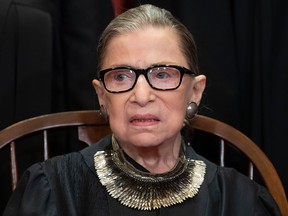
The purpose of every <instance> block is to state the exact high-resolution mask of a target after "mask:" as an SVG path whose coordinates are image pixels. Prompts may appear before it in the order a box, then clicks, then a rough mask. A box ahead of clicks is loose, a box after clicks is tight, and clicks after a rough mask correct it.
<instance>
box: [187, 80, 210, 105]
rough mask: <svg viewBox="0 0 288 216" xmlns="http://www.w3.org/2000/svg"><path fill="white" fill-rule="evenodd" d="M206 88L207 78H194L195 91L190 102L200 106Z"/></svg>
mask: <svg viewBox="0 0 288 216" xmlns="http://www.w3.org/2000/svg"><path fill="white" fill-rule="evenodd" d="M205 86H206V76H204V75H198V76H196V77H194V80H193V90H192V95H191V98H190V102H192V101H193V102H195V103H197V104H198V105H199V104H200V101H201V98H202V94H203V92H204V89H205Z"/></svg>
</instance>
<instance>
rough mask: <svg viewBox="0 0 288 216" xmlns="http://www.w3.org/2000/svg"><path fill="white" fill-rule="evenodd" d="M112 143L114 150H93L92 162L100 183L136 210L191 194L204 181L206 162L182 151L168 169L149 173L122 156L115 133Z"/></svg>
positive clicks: (195, 191) (112, 194)
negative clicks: (173, 165) (172, 166)
mask: <svg viewBox="0 0 288 216" xmlns="http://www.w3.org/2000/svg"><path fill="white" fill-rule="evenodd" d="M112 146H113V150H106V151H98V152H96V153H95V155H94V166H95V169H96V173H97V175H98V177H99V179H100V182H101V184H102V185H103V186H105V187H106V190H107V192H108V193H109V194H110V196H111V197H113V198H114V199H117V200H118V201H119V202H120V203H121V204H122V205H125V206H128V207H130V208H135V209H138V210H152V209H159V208H161V207H168V206H171V205H174V204H177V203H181V202H183V201H184V200H186V199H187V198H192V197H194V196H195V195H196V194H197V193H198V192H199V188H200V186H201V185H202V183H203V181H204V176H205V172H206V164H205V163H204V162H203V161H200V160H192V159H189V158H186V157H185V155H184V153H183V154H182V155H181V156H180V157H179V159H178V162H177V164H176V166H175V167H174V168H173V169H172V170H171V171H169V172H166V173H162V174H152V173H148V172H142V171H139V170H138V169H136V168H135V167H134V166H132V165H131V164H130V163H129V162H128V161H126V160H125V157H124V155H123V152H122V149H121V148H120V146H119V144H118V142H117V140H116V138H115V137H114V135H112Z"/></svg>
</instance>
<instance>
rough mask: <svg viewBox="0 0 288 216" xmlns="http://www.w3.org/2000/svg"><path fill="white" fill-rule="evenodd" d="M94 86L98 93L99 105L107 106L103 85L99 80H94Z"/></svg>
mask: <svg viewBox="0 0 288 216" xmlns="http://www.w3.org/2000/svg"><path fill="white" fill-rule="evenodd" d="M92 85H93V87H94V89H95V91H96V94H97V96H98V101H99V104H100V105H104V106H105V97H104V91H105V90H104V88H103V85H102V84H101V82H100V81H99V80H97V79H93V81H92Z"/></svg>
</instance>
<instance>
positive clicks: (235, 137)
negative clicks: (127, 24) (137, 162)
mask: <svg viewBox="0 0 288 216" xmlns="http://www.w3.org/2000/svg"><path fill="white" fill-rule="evenodd" d="M190 126H191V129H192V130H196V131H198V130H199V131H203V132H205V133H209V134H213V135H215V136H217V137H219V143H220V144H219V145H220V149H221V150H220V155H219V157H220V166H224V165H225V156H226V155H225V145H226V143H228V144H232V145H233V146H234V147H236V148H237V149H238V150H240V152H242V153H243V154H244V155H245V156H246V157H247V158H248V159H249V160H250V161H251V163H250V166H249V175H248V176H249V177H250V178H251V179H253V173H254V167H255V169H256V170H257V171H258V173H259V174H260V176H261V177H262V179H263V182H264V183H265V185H266V187H267V188H268V190H269V191H270V193H271V194H272V196H273V197H274V199H275V201H276V202H277V204H278V205H279V207H280V210H281V212H282V215H288V205H287V198H286V195H285V191H284V188H283V185H282V183H281V180H280V178H279V176H278V174H277V172H276V170H275V168H274V166H273V165H272V163H271V162H270V160H269V159H268V158H267V156H266V155H265V154H264V153H263V152H262V151H261V149H260V148H259V147H258V146H257V145H256V144H255V143H254V142H253V141H252V140H251V139H249V138H248V137H247V136H245V135H244V134H243V133H241V132H240V131H238V130H236V129H235V128H233V127H231V126H229V125H227V124H225V123H223V122H220V121H218V120H215V119H212V118H209V117H204V116H201V115H197V116H196V117H195V118H194V119H193V120H191V121H190ZM62 127H77V131H78V138H79V140H80V141H83V142H85V143H87V144H88V145H90V144H93V143H95V142H97V141H98V140H99V139H101V138H102V137H104V136H105V135H107V134H109V133H110V128H109V126H108V124H107V123H106V122H105V120H104V119H103V118H102V117H101V116H100V113H99V111H70V112H61V113H54V114H48V115H42V116H39V117H35V118H31V119H27V120H24V121H21V122H19V123H16V124H14V125H12V126H10V127H7V128H6V129H4V130H2V131H0V149H1V148H3V147H4V146H6V145H10V164H11V176H12V190H14V189H15V187H16V184H17V181H18V171H17V160H16V153H15V147H16V143H17V140H19V139H20V138H23V137H25V136H28V135H31V134H34V133H39V132H41V133H42V134H43V149H44V159H45V160H46V159H48V158H49V148H48V133H49V132H48V131H49V130H51V129H55V128H62ZM51 145H52V144H51Z"/></svg>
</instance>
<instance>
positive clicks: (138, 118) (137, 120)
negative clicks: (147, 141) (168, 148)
mask: <svg viewBox="0 0 288 216" xmlns="http://www.w3.org/2000/svg"><path fill="white" fill-rule="evenodd" d="M159 121H160V119H159V118H158V117H157V116H155V115H152V114H145V115H139V114H137V115H134V116H132V117H131V118H130V119H129V122H130V123H132V124H133V125H137V126H149V125H154V124H155V123H158V122H159Z"/></svg>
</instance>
